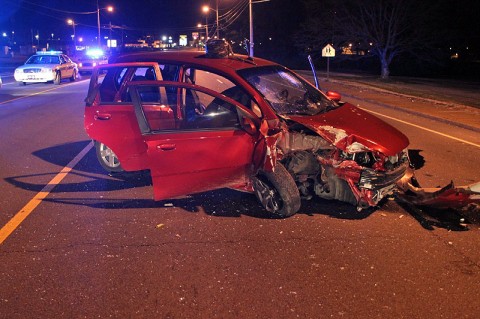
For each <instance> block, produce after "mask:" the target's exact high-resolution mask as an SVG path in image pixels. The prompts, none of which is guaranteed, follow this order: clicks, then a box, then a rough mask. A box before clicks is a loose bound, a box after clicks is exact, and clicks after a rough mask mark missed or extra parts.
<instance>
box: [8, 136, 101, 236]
mask: <svg viewBox="0 0 480 319" xmlns="http://www.w3.org/2000/svg"><path fill="white" fill-rule="evenodd" d="M92 147H93V143H92V142H90V143H88V145H87V146H85V148H84V149H83V150H82V151H81V152H80V153H78V155H77V156H75V158H74V159H72V160H71V161H70V163H68V164H67V166H65V167H64V168H63V169H62V170H61V171H60V173H58V174H57V175H56V176H55V177H54V178H52V180H51V181H50V182H48V184H47V185H45V187H44V188H43V189H42V190H41V191H40V192H39V193H38V194H37V195H35V197H33V198H32V199H31V200H30V201H29V202H28V203H27V205H25V206H24V207H23V208H22V209H21V210H20V211H19V212H17V213H16V214H15V216H13V217H12V219H10V220H9V221H8V223H7V224H6V225H5V226H3V227H2V229H0V245H1V244H2V243H3V242H4V241H5V240H6V239H7V238H8V236H10V235H11V234H12V233H13V232H14V231H15V229H17V228H18V226H20V224H21V223H22V222H23V221H24V220H25V218H27V217H28V216H29V215H30V214H31V213H32V212H33V210H34V209H35V208H36V207H37V206H38V205H39V204H40V203H41V202H42V201H43V200H44V199H45V197H47V196H48V194H50V192H51V191H52V190H53V189H54V188H55V186H57V185H58V184H60V182H61V181H62V180H63V179H64V178H65V176H67V174H68V173H70V171H71V170H72V169H73V168H74V167H75V165H77V164H78V162H80V161H81V160H82V158H83V157H85V155H86V154H87V153H88V151H90V149H91V148H92Z"/></svg>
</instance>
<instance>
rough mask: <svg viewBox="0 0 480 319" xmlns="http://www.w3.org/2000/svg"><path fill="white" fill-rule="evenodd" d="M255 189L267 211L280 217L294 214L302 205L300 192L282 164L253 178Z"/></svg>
mask: <svg viewBox="0 0 480 319" xmlns="http://www.w3.org/2000/svg"><path fill="white" fill-rule="evenodd" d="M253 189H254V191H255V195H256V196H257V198H258V200H259V201H260V203H261V204H262V206H263V207H264V208H265V210H266V211H268V212H270V213H272V214H274V215H277V216H279V217H289V216H292V215H294V214H295V213H296V212H297V211H298V210H299V209H300V205H301V201H300V193H299V191H298V188H297V185H296V184H295V181H294V180H293V178H292V176H291V175H290V174H289V173H288V171H287V170H286V169H285V167H284V166H283V165H282V164H279V163H277V165H276V166H275V170H274V171H273V172H260V173H259V174H258V175H257V176H255V177H254V178H253Z"/></svg>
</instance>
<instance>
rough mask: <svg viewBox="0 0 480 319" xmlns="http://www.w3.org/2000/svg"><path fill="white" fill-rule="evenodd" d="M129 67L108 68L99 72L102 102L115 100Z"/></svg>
mask: <svg viewBox="0 0 480 319" xmlns="http://www.w3.org/2000/svg"><path fill="white" fill-rule="evenodd" d="M127 70H128V68H125V67H117V68H108V69H106V70H105V71H104V73H102V74H99V76H98V79H97V83H98V84H99V85H100V86H99V94H100V102H101V103H107V102H114V100H115V96H116V94H117V92H118V91H119V90H120V87H121V84H122V82H123V81H124V80H125V75H126V74H127Z"/></svg>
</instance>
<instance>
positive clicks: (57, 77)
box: [53, 71, 62, 85]
mask: <svg viewBox="0 0 480 319" xmlns="http://www.w3.org/2000/svg"><path fill="white" fill-rule="evenodd" d="M61 81H62V74H61V73H60V71H57V73H55V78H54V79H53V84H55V85H59V84H60V82H61Z"/></svg>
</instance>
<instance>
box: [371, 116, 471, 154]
mask: <svg viewBox="0 0 480 319" xmlns="http://www.w3.org/2000/svg"><path fill="white" fill-rule="evenodd" d="M361 109H362V110H364V111H367V112H369V113H373V114H375V115H377V116H381V117H385V118H387V119H390V120H393V121H397V122H400V123H403V124H407V125H410V126H413V127H416V128H419V129H421V130H424V131H427V132H430V133H434V134H437V135H440V136H443V137H446V138H449V139H452V140H455V141H458V142H462V143H465V144H468V145H471V146H475V147H477V148H480V144H476V143H473V142H469V141H466V140H463V139H461V138H458V137H455V136H451V135H448V134H444V133H442V132H438V131H435V130H431V129H429V128H426V127H423V126H420V125H417V124H413V123H410V122H407V121H403V120H399V119H397V118H395V117H391V116H388V115H385V114H382V113H378V112H375V111H371V110H367V109H365V108H361Z"/></svg>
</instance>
